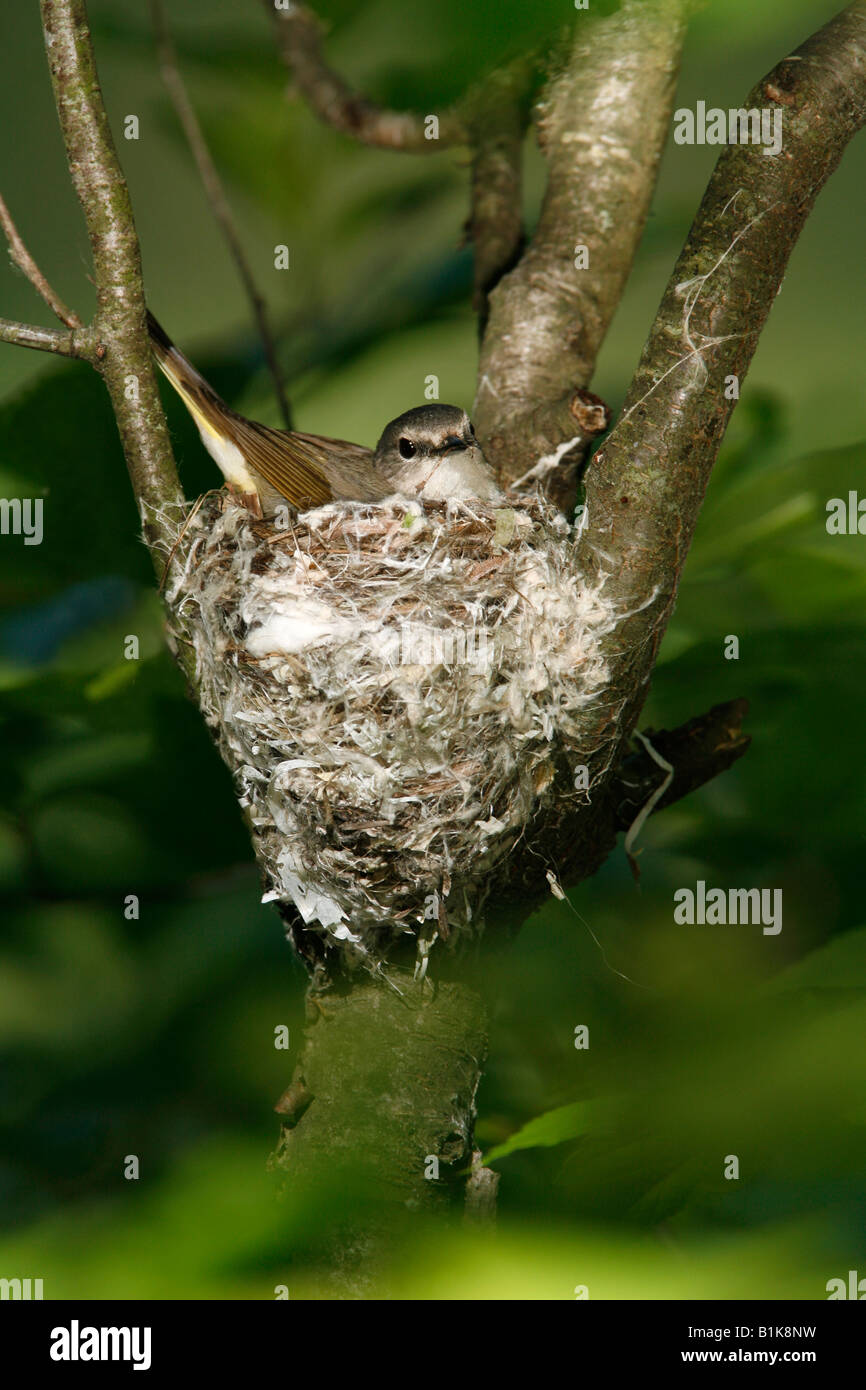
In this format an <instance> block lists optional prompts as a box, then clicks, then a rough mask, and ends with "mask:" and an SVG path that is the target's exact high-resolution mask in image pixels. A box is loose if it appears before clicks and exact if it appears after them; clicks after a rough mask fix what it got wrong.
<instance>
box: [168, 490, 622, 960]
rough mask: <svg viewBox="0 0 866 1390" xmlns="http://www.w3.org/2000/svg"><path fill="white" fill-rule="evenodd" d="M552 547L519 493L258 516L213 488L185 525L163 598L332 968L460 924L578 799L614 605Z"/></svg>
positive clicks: (265, 854)
mask: <svg viewBox="0 0 866 1390" xmlns="http://www.w3.org/2000/svg"><path fill="white" fill-rule="evenodd" d="M573 541H574V532H573V531H572V529H571V528H570V527H569V525H568V523H567V522H566V521H565V520H564V519H563V518H562V516H561V515H560V513H559V512H557V511H556V510H555V509H554V508H553V507H551V506H550V505H549V504H548V503H546V502H545V501H543V500H542V499H540V498H539V497H534V496H533V497H523V498H518V499H515V498H510V499H508V501H507V503H503V504H501V505H495V504H482V503H480V502H472V503H471V504H466V503H459V504H447V505H446V504H441V503H427V502H425V503H424V504H423V506H422V505H421V504H420V503H417V502H409V501H406V500H404V499H400V498H394V499H392V500H390V501H388V502H385V503H382V504H378V505H375V506H370V505H360V504H354V503H351V504H350V503H339V504H333V505H330V506H327V507H322V508H319V509H318V510H316V511H312V512H307V513H305V514H304V515H302V516H301V517H300V518H298V519H297V520H295V521H293V522H292V523H291V525H290V526H289V527H288V529H282V530H280V529H276V528H275V527H274V526H273V525H272V524H270V523H266V522H261V521H256V520H254V519H253V518H252V517H251V516H250V514H249V513H248V512H247V511H246V510H244V509H243V508H241V507H239V506H237V505H236V504H235V503H234V502H233V501H232V500H231V499H229V498H225V497H220V498H219V499H218V500H216V501H210V502H208V503H206V504H205V506H204V507H202V508H201V509H200V510H199V511H198V512H197V513H196V514H194V515H193V516H192V518H191V520H190V521H189V522H188V523H187V526H186V529H185V532H184V534H183V539H182V542H181V545H180V547H179V553H180V558H181V564H180V566H179V569H180V570H181V571H182V572H181V574H180V577H179V578H177V579H176V580H175V582H174V585H173V589H172V592H171V593H170V595H169V599H170V602H171V603H172V604H173V606H174V608H175V609H177V610H179V611H180V612H182V614H183V616H184V618H185V622H186V630H187V631H188V632H190V633H191V635H192V638H193V641H194V645H195V651H196V660H197V667H198V675H199V678H200V700H201V704H202V708H203V711H204V713H205V716H206V718H207V719H208V721H209V723H210V724H211V725H212V726H213V727H214V728H215V730H216V731H217V733H218V738H219V744H220V748H221V751H222V754H223V757H224V758H225V760H226V762H227V763H228V765H229V767H230V768H231V770H232V772H233V774H234V777H235V782H236V786H237V788H238V794H239V797H240V802H241V806H242V807H243V808H244V810H245V812H246V814H247V817H248V822H249V824H250V826H251V828H252V831H253V836H254V841H255V847H256V852H257V854H258V857H259V860H260V863H261V865H262V867H263V870H264V876H265V885H266V890H267V891H266V893H265V900H267V901H273V900H279V901H280V902H282V903H284V904H287V905H288V904H293V905H294V907H295V908H296V909H297V911H298V913H299V914H300V916H301V917H302V918H303V921H304V922H305V923H306V924H307V926H308V928H310V929H312V930H314V931H315V932H316V933H318V935H319V936H320V937H321V938H322V940H323V941H324V942H325V943H326V945H327V946H328V947H338V948H339V950H340V952H341V953H342V954H343V956H344V957H348V959H349V960H350V962H352V963H363V964H366V965H367V966H369V967H370V968H378V967H379V965H380V964H381V962H382V960H383V959H384V958H385V955H386V952H387V948H388V945H389V944H390V943H392V942H393V941H394V940H395V938H398V937H400V936H402V935H403V934H405V933H407V932H409V933H412V934H413V935H414V936H415V937H417V939H418V943H419V951H420V953H421V956H423V957H424V958H426V953H427V951H428V950H429V947H430V944H431V943H432V941H433V940H435V939H436V937H437V936H438V937H440V938H443V937H450V938H454V937H459V936H460V935H463V936H465V935H466V934H467V933H472V932H474V931H476V930H477V929H478V925H479V916H478V914H479V910H480V908H481V906H482V905H483V902H484V899H485V896H486V895H487V893H488V891H489V888H490V886H491V884H492V883H493V882H494V881H495V879H496V877H497V873H496V870H497V866H499V869H500V870H503V869H504V867H505V866H504V863H503V861H504V860H505V858H506V857H507V856H508V855H509V853H510V852H511V851H512V850H513V849H514V846H515V844H516V842H517V841H518V839H519V838H520V837H521V836H522V835H523V834H524V832H525V830H526V827H527V826H528V824H529V823H530V822H532V823H533V825H538V824H539V818H540V821H541V823H542V824H543V819H544V814H545V811H546V810H551V809H553V808H555V807H558V811H559V814H560V815H561V813H562V809H563V808H562V803H563V800H568V801H570V802H571V803H572V805H573V806H574V807H575V808H576V806H577V805H578V804H580V803H585V802H586V801H587V799H588V791H587V790H586V789H585V783H584V784H583V788H584V789H580V790H575V775H574V774H575V770H576V768H577V767H578V766H579V765H580V764H581V763H582V762H583V761H584V760H583V759H582V758H581V756H580V752H579V749H578V747H577V746H576V744H575V735H576V732H577V725H576V716H577V715H578V713H579V711H580V710H581V709H582V708H583V707H584V706H586V705H587V704H588V703H589V702H591V701H593V700H595V699H596V698H597V697H598V695H599V692H600V691H602V690H603V688H604V686H605V684H606V677H607V671H606V666H605V661H604V658H603V654H602V647H601V639H602V638H603V637H604V636H605V635H606V634H607V633H609V632H610V631H611V630H612V629H613V627H614V626H615V625H616V623H617V622H618V620H619V618H620V617H621V616H622V615H621V614H619V613H616V612H614V611H612V608H611V605H610V603H609V602H606V601H605V596H604V593H603V589H604V581H602V582H601V584H600V585H599V586H597V587H596V588H595V589H590V588H588V587H587V586H586V585H584V584H583V583H582V582H581V578H580V576H579V575H577V574H576V573H575V572H574V569H573V553H574V546H573ZM176 573H177V571H176ZM578 786H579V787H580V786H581V783H580V779H579V778H578Z"/></svg>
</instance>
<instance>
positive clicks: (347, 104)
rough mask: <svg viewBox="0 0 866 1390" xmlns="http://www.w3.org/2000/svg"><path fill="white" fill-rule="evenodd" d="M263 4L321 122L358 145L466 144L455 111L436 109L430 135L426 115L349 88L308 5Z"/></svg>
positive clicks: (429, 149) (420, 150) (430, 147)
mask: <svg viewBox="0 0 866 1390" xmlns="http://www.w3.org/2000/svg"><path fill="white" fill-rule="evenodd" d="M264 3H265V8H266V9H267V10H268V11H269V13H270V14H271V16H272V18H273V20H274V23H275V27H276V33H277V41H278V43H279V46H280V51H281V53H282V56H283V60H284V62H285V64H286V66H287V67H288V69H289V71H290V72H291V73H292V74H293V75H294V78H295V81H296V82H297V84H298V87H299V89H300V91H301V93H302V95H303V97H304V99H305V101H306V102H307V105H308V106H309V107H310V109H311V110H312V111H313V112H314V113H315V114H316V115H317V116H318V117H319V119H320V120H321V121H324V123H325V124H326V125H329V126H332V127H333V128H334V130H340V131H342V132H343V134H344V135H351V136H352V137H353V138H354V139H355V140H359V141H360V142H361V144H363V145H373V146H375V147H376V148H378V149H383V150H400V151H403V152H405V153H409V154H430V153H435V152H436V150H441V149H444V148H445V146H447V145H463V144H466V141H467V134H466V128H465V126H464V123H463V121H462V119H461V117H460V115H459V114H458V113H457V111H455V110H453V109H449V110H446V111H443V112H441V113H438V114H437V117H436V119H437V124H438V129H436V133H435V134H433V128H432V125H431V123H430V119H429V117H428V116H419V115H418V114H417V113H415V112H414V111H389V110H388V109H387V108H385V107H382V106H377V105H376V103H375V102H373V101H370V100H369V99H368V98H367V97H365V96H361V94H360V93H359V92H354V91H352V88H351V87H350V86H349V85H348V84H347V83H346V82H344V81H343V79H342V77H340V76H339V74H338V73H336V72H334V70H333V68H331V67H329V65H328V63H327V62H326V60H325V57H324V54H323V53H322V27H321V23H320V21H319V19H318V16H317V15H315V14H314V13H313V11H312V10H310V9H307V8H306V7H305V6H303V5H294V4H293V5H292V6H291V8H290V9H288V10H277V9H275V8H274V3H273V0H264Z"/></svg>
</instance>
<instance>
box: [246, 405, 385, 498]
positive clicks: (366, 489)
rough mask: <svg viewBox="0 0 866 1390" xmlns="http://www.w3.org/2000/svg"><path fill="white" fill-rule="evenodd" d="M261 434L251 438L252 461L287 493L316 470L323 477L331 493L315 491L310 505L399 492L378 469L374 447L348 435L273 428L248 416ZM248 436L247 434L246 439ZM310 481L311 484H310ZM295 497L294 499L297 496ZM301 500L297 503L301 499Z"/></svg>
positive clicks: (250, 452) (376, 496)
mask: <svg viewBox="0 0 866 1390" xmlns="http://www.w3.org/2000/svg"><path fill="white" fill-rule="evenodd" d="M243 424H244V425H245V426H247V428H250V427H251V429H252V431H253V432H254V434H255V435H256V436H257V438H256V439H255V440H253V439H250V440H249V453H248V457H249V459H250V462H251V464H252V466H253V467H254V468H256V469H258V471H259V472H260V473H261V474H262V477H263V478H265V479H266V481H267V482H268V483H270V485H271V487H273V488H276V490H277V491H278V492H281V493H282V494H283V496H287V495H288V494H287V493H286V491H285V487H286V485H288V484H290V483H291V484H294V492H295V493H297V492H298V487H299V486H300V485H301V483H300V478H301V475H303V478H304V479H305V480H306V479H307V478H308V477H309V476H310V475H313V476H318V477H319V478H321V479H322V481H323V484H324V486H325V487H326V488H327V489H328V491H327V495H325V496H322V497H319V496H316V495H314V494H313V493H312V492H311V493H310V505H312V506H318V505H319V503H320V502H329V501H331V500H332V499H333V498H345V499H346V500H350V501H353V502H379V501H381V499H382V498H383V497H389V496H390V495H391V493H392V492H393V491H394V488H393V485H392V484H390V483H388V482H387V480H386V479H385V478H383V477H382V476H381V474H380V473H379V472H378V471H377V469H376V468H375V466H374V464H373V451H372V450H371V449H365V448H364V446H363V445H362V444H352V443H350V441H349V440H348V439H331V438H329V436H328V435H324V434H304V433H303V432H302V431H300V430H292V431H291V432H287V431H286V430H275V429H271V428H270V426H268V425H252V426H251V422H250V421H249V420H246V421H243ZM246 438H247V436H245V439H246ZM307 486H309V484H307ZM292 500H294V499H292ZM296 505H297V504H296Z"/></svg>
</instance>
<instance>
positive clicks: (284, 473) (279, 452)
mask: <svg viewBox="0 0 866 1390" xmlns="http://www.w3.org/2000/svg"><path fill="white" fill-rule="evenodd" d="M229 423H230V428H231V438H232V440H233V442H234V443H235V444H236V445H237V446H238V448H239V449H240V451H241V453H242V454H243V456H244V458H245V459H246V461H247V463H248V465H249V467H250V468H251V469H253V471H254V472H256V473H258V474H259V475H260V476H261V477H262V478H264V480H265V482H266V483H268V484H269V485H270V487H272V488H273V489H274V491H275V492H277V493H279V494H280V496H281V497H285V498H286V500H287V501H288V502H291V504H292V506H294V507H297V508H298V509H299V510H301V511H303V510H305V509H306V508H307V507H320V506H321V505H322V504H323V503H324V502H330V501H332V500H333V498H334V492H333V489H332V488H331V486H330V483H329V482H328V478H327V475H326V473H325V471H324V470H323V468H322V466H321V457H320V455H319V453H318V452H317V451H316V450H315V449H314V448H312V447H311V446H310V444H308V443H307V442H306V441H305V439H304V437H303V436H302V435H298V434H295V433H294V431H291V432H290V431H288V430H274V429H271V428H270V426H268V425H260V424H258V423H257V422H256V421H254V420H246V419H244V417H243V416H242V415H237V414H236V413H235V412H234V411H230V422H229Z"/></svg>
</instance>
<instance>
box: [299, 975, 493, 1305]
mask: <svg viewBox="0 0 866 1390" xmlns="http://www.w3.org/2000/svg"><path fill="white" fill-rule="evenodd" d="M389 976H390V978H391V980H392V982H393V983H392V985H390V986H389V985H388V984H386V983H384V982H383V981H381V980H375V979H371V978H369V977H367V976H364V977H359V978H357V979H355V980H354V981H352V983H351V985H350V986H349V987H346V988H344V989H343V990H342V991H341V992H331V993H328V994H326V995H324V996H311V998H310V1007H309V1011H310V1014H311V1015H312V1020H313V1021H311V1022H310V1023H309V1024H308V1027H307V1030H306V1036H305V1041H304V1046H303V1050H302V1053H301V1057H300V1060H299V1062H298V1066H297V1068H296V1070H295V1074H294V1077H293V1079H292V1083H291V1085H290V1087H289V1088H288V1091H287V1092H286V1093H285V1095H284V1097H283V1098H282V1099H281V1101H280V1102H278V1104H277V1111H278V1113H279V1114H280V1118H281V1120H282V1122H283V1133H282V1139H281V1142H280V1146H279V1148H278V1150H277V1152H276V1154H275V1155H274V1158H273V1164H274V1166H275V1167H276V1168H278V1169H279V1170H281V1171H282V1172H283V1173H284V1174H285V1181H286V1185H287V1188H288V1189H289V1191H290V1192H291V1194H292V1195H293V1196H295V1197H302V1198H303V1197H306V1196H308V1195H309V1196H310V1197H313V1196H314V1195H315V1194H316V1193H321V1192H322V1190H323V1189H324V1190H325V1192H326V1194H327V1195H326V1197H325V1200H324V1205H325V1206H326V1208H328V1207H330V1208H331V1209H333V1204H334V1197H335V1194H336V1193H339V1202H338V1209H337V1210H336V1211H335V1212H334V1214H333V1219H332V1221H331V1222H330V1224H329V1225H327V1226H326V1227H325V1229H324V1230H323V1232H322V1233H321V1239H320V1247H319V1258H320V1261H321V1272H322V1278H323V1280H324V1281H325V1287H326V1288H328V1289H329V1290H330V1291H331V1293H332V1294H334V1295H337V1296H346V1295H349V1296H363V1295H364V1294H365V1293H368V1292H369V1291H370V1290H371V1289H372V1288H373V1287H374V1285H375V1286H376V1287H377V1288H378V1289H379V1290H380V1291H381V1283H380V1281H381V1280H382V1279H383V1278H384V1277H385V1271H386V1267H387V1255H388V1252H389V1250H390V1249H391V1246H392V1243H393V1242H394V1241H396V1240H398V1239H400V1237H401V1235H402V1234H404V1233H405V1229H406V1221H407V1217H408V1218H411V1217H412V1215H413V1214H415V1213H423V1212H440V1213H447V1212H455V1211H459V1210H460V1209H461V1205H462V1201H463V1198H464V1193H465V1179H466V1173H467V1170H468V1169H469V1168H470V1165H471V1161H472V1155H473V1125H474V1120H475V1095H476V1091H477V1089H478V1083H479V1081H480V1079H481V1072H482V1068H483V1065H484V1060H485V1056H486V1052H487V1037H486V1027H485V1011H484V1005H483V1003H482V1001H481V998H480V996H479V995H478V994H477V993H476V992H475V991H474V990H473V989H471V988H470V987H469V986H468V985H466V984H464V983H462V982H451V983H448V982H437V984H436V985H435V986H434V985H432V984H431V983H430V982H429V981H426V980H425V981H421V982H416V981H415V980H414V979H413V975H412V972H411V971H408V970H389ZM394 986H396V988H395V987H394Z"/></svg>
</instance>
